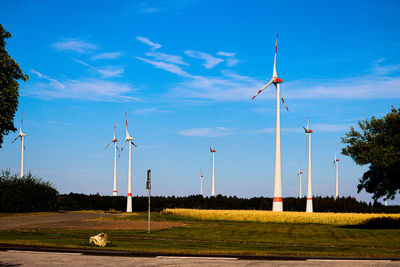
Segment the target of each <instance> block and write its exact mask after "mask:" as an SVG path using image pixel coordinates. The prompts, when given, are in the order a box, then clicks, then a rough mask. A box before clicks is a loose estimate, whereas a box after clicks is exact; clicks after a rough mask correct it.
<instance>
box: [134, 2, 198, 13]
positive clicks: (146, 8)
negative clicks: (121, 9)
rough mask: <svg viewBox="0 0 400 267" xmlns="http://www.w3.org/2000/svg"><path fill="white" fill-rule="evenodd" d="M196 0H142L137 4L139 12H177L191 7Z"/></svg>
mask: <svg viewBox="0 0 400 267" xmlns="http://www.w3.org/2000/svg"><path fill="white" fill-rule="evenodd" d="M195 2H197V0H164V1H142V2H139V3H138V4H137V9H138V11H139V12H140V13H147V14H153V13H161V12H168V13H177V12H182V11H183V10H185V9H188V8H190V7H192V5H193V4H194V3H195Z"/></svg>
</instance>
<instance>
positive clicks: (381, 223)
mask: <svg viewBox="0 0 400 267" xmlns="http://www.w3.org/2000/svg"><path fill="white" fill-rule="evenodd" d="M342 227H344V228H357V229H400V218H391V217H380V218H372V219H368V220H366V221H365V222H363V223H361V224H357V225H346V226H342Z"/></svg>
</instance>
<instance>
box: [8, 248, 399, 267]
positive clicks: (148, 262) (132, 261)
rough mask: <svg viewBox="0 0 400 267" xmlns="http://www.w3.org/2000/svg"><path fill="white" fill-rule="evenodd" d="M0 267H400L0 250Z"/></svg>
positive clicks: (352, 262)
mask: <svg viewBox="0 0 400 267" xmlns="http://www.w3.org/2000/svg"><path fill="white" fill-rule="evenodd" d="M0 266H10V267H11V266H203V267H204V266H328V267H329V266H351V267H356V266H400V262H399V261H390V260H332V259H327V260H325V259H311V260H310V259H308V260H242V259H239V258H234V257H231V258H223V257H219V258H218V257H180V256H154V257H127V256H99V255H85V254H82V253H69V252H45V251H24V250H6V251H0Z"/></svg>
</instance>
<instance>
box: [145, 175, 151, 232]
mask: <svg viewBox="0 0 400 267" xmlns="http://www.w3.org/2000/svg"><path fill="white" fill-rule="evenodd" d="M146 189H148V190H149V203H148V212H147V233H150V228H151V227H150V196H151V170H147V182H146Z"/></svg>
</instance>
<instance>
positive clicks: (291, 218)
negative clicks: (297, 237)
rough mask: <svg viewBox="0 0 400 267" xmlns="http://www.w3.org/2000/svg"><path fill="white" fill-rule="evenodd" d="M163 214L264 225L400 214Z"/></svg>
mask: <svg viewBox="0 0 400 267" xmlns="http://www.w3.org/2000/svg"><path fill="white" fill-rule="evenodd" d="M162 212H163V213H165V214H170V215H174V216H178V217H182V218H191V219H200V220H213V221H242V222H265V223H319V224H332V225H356V224H360V223H363V222H364V221H366V220H368V219H371V218H381V217H392V218H400V214H373V213H320V212H315V213H306V212H295V211H284V212H273V211H265V210H199V209H164V210H163V211H162Z"/></svg>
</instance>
